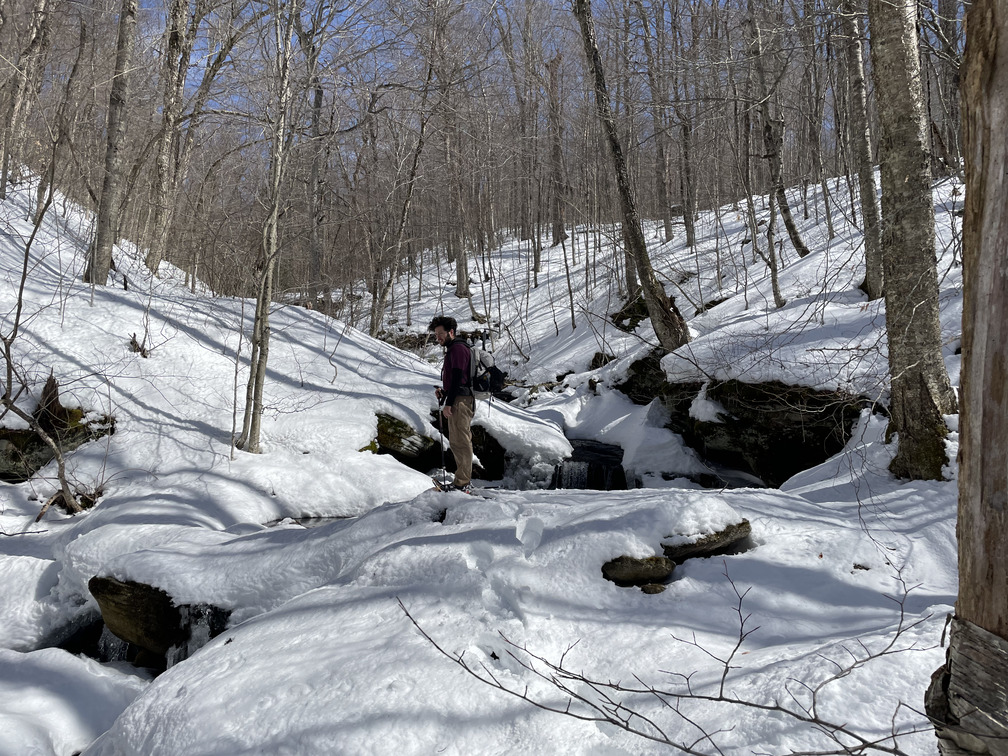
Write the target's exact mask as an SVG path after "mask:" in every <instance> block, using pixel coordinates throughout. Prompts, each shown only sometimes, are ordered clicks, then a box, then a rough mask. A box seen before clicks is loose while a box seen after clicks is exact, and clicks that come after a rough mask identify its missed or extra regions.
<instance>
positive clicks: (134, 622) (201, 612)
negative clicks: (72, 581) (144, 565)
mask: <svg viewBox="0 0 1008 756" xmlns="http://www.w3.org/2000/svg"><path fill="white" fill-rule="evenodd" d="M88 590H89V591H90V592H91V595H92V596H94V598H95V601H96V602H97V603H98V608H99V609H100V610H101V615H102V620H103V621H104V622H105V626H106V627H107V628H108V629H109V631H110V632H111V633H113V634H114V635H115V636H116V637H118V638H121V639H122V640H124V641H126V642H127V643H131V644H133V645H134V646H137V647H138V648H140V649H143V650H144V651H146V652H149V654H150V655H151V657H152V658H153V659H155V660H160V661H164V657H165V656H166V655H167V654H169V653H171V654H172V655H173V656H174V655H175V654H177V653H178V652H179V650H180V649H187V650H189V651H194V650H196V649H195V648H189V646H192V645H193V642H194V641H198V642H199V645H201V644H202V642H205V641H206V640H209V639H211V638H214V637H216V636H217V635H220V633H222V632H223V631H224V629H225V628H226V627H227V623H228V620H229V619H230V616H231V612H230V611H229V610H227V609H221V608H220V607H217V606H213V605H212V604H181V605H177V604H175V602H174V601H173V600H172V598H171V596H169V595H168V594H167V593H166V592H165V591H163V590H162V589H160V588H156V587H154V586H150V585H147V584H145V583H138V582H134V581H128V580H126V581H124V580H118V579H116V578H112V577H105V576H95V577H93V578H91V579H90V580H89V581H88ZM197 626H198V627H200V628H202V629H203V632H205V635H204V634H203V633H200V634H198V635H197V634H194V633H193V627H197ZM152 666H158V667H160V666H162V665H161V664H160V663H158V661H155V662H154V664H153V665H152Z"/></svg>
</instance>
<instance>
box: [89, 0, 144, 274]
mask: <svg viewBox="0 0 1008 756" xmlns="http://www.w3.org/2000/svg"><path fill="white" fill-rule="evenodd" d="M136 17H137V0H122V8H121V9H120V11H119V35H118V39H117V41H116V63H115V75H114V76H113V78H112V93H111V94H110V95H109V109H108V122H107V123H108V125H107V127H106V137H105V176H104V179H103V180H102V193H101V197H100V198H99V201H98V219H97V222H96V231H95V240H94V244H93V245H92V247H91V255H90V259H89V260H88V264H87V267H86V268H85V270H84V280H85V281H86V282H88V283H91V284H94V285H96V286H104V285H105V284H106V283H107V282H108V275H109V270H110V269H111V268H112V245H113V244H115V242H116V241H117V239H118V237H119V200H120V197H121V194H122V186H123V182H122V179H123V175H122V173H123V162H124V160H125V158H126V155H125V154H124V148H125V143H126V120H127V115H128V108H129V95H130V68H131V65H132V61H133V48H134V47H135V46H136V23H137V18H136Z"/></svg>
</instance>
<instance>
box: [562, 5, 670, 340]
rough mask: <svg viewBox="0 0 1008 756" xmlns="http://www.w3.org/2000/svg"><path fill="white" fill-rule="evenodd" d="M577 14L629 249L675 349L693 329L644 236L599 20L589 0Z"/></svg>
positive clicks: (658, 328)
mask: <svg viewBox="0 0 1008 756" xmlns="http://www.w3.org/2000/svg"><path fill="white" fill-rule="evenodd" d="M574 15H575V16H577V19H578V23H579V25H580V27H581V37H582V39H583V41H584V48H585V56H586V57H587V59H588V68H589V70H590V72H591V75H592V78H593V83H594V90H595V106H596V108H597V110H598V114H599V119H600V120H601V122H602V127H603V129H604V130H605V134H606V139H607V141H608V143H609V152H610V155H611V156H612V162H613V169H614V171H615V173H616V186H617V188H618V190H619V196H620V204H621V206H622V210H623V228H624V233H625V234H626V238H627V241H628V244H627V251H628V252H629V254H631V255H632V257H633V261H634V266H635V268H636V270H637V275H638V277H639V278H640V284H641V292H642V293H643V295H644V304H645V305H646V306H647V311H648V315H649V316H650V317H651V324H652V325H653V327H654V330H655V335H656V336H657V337H658V343H659V344H661V347H662V349H664V350H665V351H668V352H671V351H673V350H675V349H678V348H679V347H681V346H682V345H683V344H685V343H687V342H688V341H689V330H688V329H687V327H686V321H685V320H684V319H683V317H682V315H681V314H680V312H679V309H678V308H677V307H676V306H675V302H673V301H672V300H671V299H669V297H668V296H667V295H666V294H665V289H664V287H663V286H662V285H661V283H660V282H659V281H658V277H657V276H656V275H655V272H654V268H652V267H651V260H650V258H649V256H648V251H647V243H646V241H645V239H644V229H643V227H642V226H641V220H640V215H639V214H638V212H637V200H636V198H635V196H634V191H633V187H632V186H631V185H630V175H629V172H628V171H627V165H626V160H625V159H624V157H623V148H622V146H621V144H620V140H619V134H618V133H617V131H616V121H615V119H614V118H613V114H612V109H611V107H610V105H609V93H608V90H607V88H606V82H605V74H604V73H603V70H602V59H601V56H600V55H599V51H598V44H597V42H596V41H595V23H594V21H593V19H592V15H591V4H590V2H589V0H574Z"/></svg>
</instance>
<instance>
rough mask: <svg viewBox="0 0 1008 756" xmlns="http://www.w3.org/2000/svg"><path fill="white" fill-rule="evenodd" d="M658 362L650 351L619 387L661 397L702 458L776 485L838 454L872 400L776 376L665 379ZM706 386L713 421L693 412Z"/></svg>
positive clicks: (671, 422)
mask: <svg viewBox="0 0 1008 756" xmlns="http://www.w3.org/2000/svg"><path fill="white" fill-rule="evenodd" d="M660 363H661V352H660V351H659V350H655V351H653V352H651V353H650V354H648V355H646V356H645V357H643V358H641V359H640V360H637V361H636V362H634V363H633V364H631V366H630V368H629V369H628V371H627V378H626V380H625V381H624V382H623V383H622V384H620V385H617V386H616V388H617V389H618V390H620V391H622V392H623V393H625V394H626V395H627V396H628V397H629V398H630V399H631V400H632V401H633V402H635V403H636V404H647V403H649V402H651V401H653V400H654V399H655V398H657V399H659V400H660V401H661V403H662V405H664V407H665V408H666V409H667V410H668V412H669V419H668V421H667V423H666V427H667V428H668V429H669V430H671V431H673V432H674V433H678V434H680V435H681V436H682V437H683V440H684V441H685V442H686V443H687V444H688V445H689V446H690V447H692V448H693V449H694V450H695V451H697V452H698V453H699V454H700V455H701V457H703V458H704V459H706V460H708V461H709V462H712V463H714V464H716V465H720V466H724V467H728V468H734V469H737V470H742V471H744V472H746V473H749V474H751V475H754V476H755V477H756V478H758V479H759V480H761V481H763V482H764V483H765V484H766V485H768V486H779V485H780V484H781V483H783V482H784V481H786V480H787V479H788V478H790V477H791V476H792V475H794V474H796V473H798V472H801V471H802V470H806V469H808V468H810V467H814V466H815V465H817V464H819V463H821V462H824V461H825V460H826V459H828V458H829V457H831V456H833V455H834V454H836V453H838V452H839V451H840V450H841V449H843V447H844V444H846V443H847V441H848V440H849V439H850V435H851V431H852V428H853V426H854V423H855V422H856V421H857V419H858V417H859V416H860V413H861V410H862V409H863V408H865V407H868V406H871V405H872V402H871V400H869V399H866V398H863V397H858V396H852V395H850V394H847V393H844V392H842V391H818V390H816V389H811V388H807V387H804V386H789V385H787V384H784V383H780V382H777V381H770V382H766V383H744V382H742V381H738V380H728V381H712V382H710V383H708V384H706V387H705V384H703V383H699V382H683V383H668V382H667V381H666V379H665V372H664V371H663V370H662V368H661V364H660ZM701 390H705V393H706V398H707V399H709V400H710V401H711V402H715V403H717V404H718V405H720V407H721V409H722V410H723V412H720V413H719V416H718V417H717V419H716V420H710V419H704V420H698V419H696V418H694V417H692V416H691V414H690V408H691V406H692V405H693V401H694V400H695V399H696V398H697V397H698V396H699V395H700V392H701ZM668 472H676V471H674V470H669V471H668Z"/></svg>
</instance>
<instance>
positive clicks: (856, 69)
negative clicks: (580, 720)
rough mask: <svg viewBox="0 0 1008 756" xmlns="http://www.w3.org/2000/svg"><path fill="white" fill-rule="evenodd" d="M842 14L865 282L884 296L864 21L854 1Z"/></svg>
mask: <svg viewBox="0 0 1008 756" xmlns="http://www.w3.org/2000/svg"><path fill="white" fill-rule="evenodd" d="M840 13H841V15H842V17H843V24H844V29H845V33H846V34H847V88H848V93H849V97H848V103H849V115H850V135H851V158H852V160H853V162H854V172H855V173H856V174H857V181H858V192H859V194H860V196H861V220H862V231H863V234H864V243H865V280H864V283H862V284H861V288H862V289H864V291H865V293H866V294H867V295H868V298H869V299H878V298H879V297H881V296H882V283H883V273H882V237H881V219H880V218H879V208H878V200H877V199H876V189H875V167H874V165H873V163H872V158H871V133H870V132H869V130H868V96H867V92H866V90H865V75H864V50H863V48H862V44H861V40H862V39H863V38H864V22H863V16H862V14H861V13H858V12H857V11H856V10H855V8H854V2H853V0H842V4H841V9H840Z"/></svg>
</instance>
